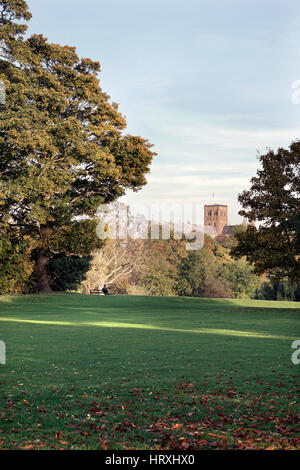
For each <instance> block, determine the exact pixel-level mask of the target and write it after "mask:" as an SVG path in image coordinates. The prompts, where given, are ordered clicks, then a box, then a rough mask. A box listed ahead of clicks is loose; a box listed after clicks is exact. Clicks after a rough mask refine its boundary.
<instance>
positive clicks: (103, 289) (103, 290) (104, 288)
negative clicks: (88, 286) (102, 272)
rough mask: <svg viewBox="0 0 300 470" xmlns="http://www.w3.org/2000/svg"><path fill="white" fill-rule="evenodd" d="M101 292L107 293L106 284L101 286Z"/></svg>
mask: <svg viewBox="0 0 300 470" xmlns="http://www.w3.org/2000/svg"><path fill="white" fill-rule="evenodd" d="M102 292H103V294H104V295H108V288H107V287H106V285H105V284H104V286H103V287H102Z"/></svg>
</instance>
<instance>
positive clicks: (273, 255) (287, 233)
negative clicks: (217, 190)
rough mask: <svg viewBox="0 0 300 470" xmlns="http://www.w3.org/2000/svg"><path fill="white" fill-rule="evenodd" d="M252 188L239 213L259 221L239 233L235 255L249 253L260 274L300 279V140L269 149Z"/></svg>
mask: <svg viewBox="0 0 300 470" xmlns="http://www.w3.org/2000/svg"><path fill="white" fill-rule="evenodd" d="M259 160H260V163H261V169H259V170H258V171H257V176H256V177H254V178H252V179H251V188H250V189H249V190H248V191H244V192H243V193H241V194H240V195H239V202H240V203H241V205H242V207H243V209H242V210H241V211H240V215H243V216H245V217H247V218H248V219H249V221H252V222H254V221H257V222H258V223H259V226H258V227H257V228H256V227H255V226H253V225H250V226H249V227H248V228H247V230H246V231H245V232H241V233H239V234H237V235H236V238H237V240H238V243H237V245H236V246H235V247H234V248H233V250H232V253H233V255H234V256H235V257H242V256H246V257H247V259H248V261H249V262H250V263H252V264H253V265H254V269H255V272H256V273H258V274H262V273H267V274H268V275H269V276H271V277H274V278H275V279H288V280H290V281H297V280H298V281H299V280H300V142H294V143H292V144H291V145H290V147H289V149H284V148H279V149H278V150H277V152H274V151H273V150H269V151H268V152H267V153H266V154H265V155H261V156H260V157H259Z"/></svg>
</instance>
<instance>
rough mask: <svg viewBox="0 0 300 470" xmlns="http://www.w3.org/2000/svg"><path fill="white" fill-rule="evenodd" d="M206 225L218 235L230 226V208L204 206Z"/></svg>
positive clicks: (217, 205) (220, 205)
mask: <svg viewBox="0 0 300 470" xmlns="http://www.w3.org/2000/svg"><path fill="white" fill-rule="evenodd" d="M204 225H205V226H207V227H212V228H213V229H214V231H215V232H217V235H221V233H222V232H223V228H224V227H225V226H227V225H228V207H227V206H223V205H222V204H212V205H209V206H204Z"/></svg>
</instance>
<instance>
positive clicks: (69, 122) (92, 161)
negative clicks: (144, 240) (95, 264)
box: [0, 0, 154, 292]
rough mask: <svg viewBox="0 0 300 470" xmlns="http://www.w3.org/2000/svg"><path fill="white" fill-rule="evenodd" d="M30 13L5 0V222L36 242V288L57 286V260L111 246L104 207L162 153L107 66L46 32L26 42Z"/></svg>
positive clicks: (0, 211) (135, 183)
mask: <svg viewBox="0 0 300 470" xmlns="http://www.w3.org/2000/svg"><path fill="white" fill-rule="evenodd" d="M30 18H31V14H30V13H29V11H28V7H27V4H26V2H25V1H24V0H0V81H3V82H4V83H5V87H6V104H5V106H4V107H3V106H2V108H1V110H0V188H1V189H0V222H1V223H6V224H8V225H9V226H10V229H11V230H10V233H11V231H14V230H15V232H16V233H18V236H20V238H21V239H22V238H23V237H25V236H26V237H29V238H30V239H31V241H32V243H31V246H34V251H33V253H32V260H33V261H34V274H33V278H34V279H35V280H36V285H35V287H34V290H37V291H41V292H49V291H51V280H50V278H49V273H48V269H47V266H48V264H49V262H50V260H51V259H52V258H54V257H56V256H57V255H59V254H61V253H63V254H64V255H66V256H86V255H88V254H89V253H90V252H91V251H92V250H95V249H97V248H99V247H101V244H99V240H98V239H97V237H96V230H95V229H96V221H95V220H93V218H94V215H95V212H96V209H97V207H98V206H99V205H100V204H102V203H107V202H111V201H113V200H115V199H117V198H118V197H119V196H121V195H123V194H124V193H125V191H126V189H127V188H130V189H133V190H138V189H140V188H141V187H142V186H143V185H144V184H146V179H145V174H146V173H147V172H148V171H149V166H150V163H151V161H152V157H153V155H154V153H153V152H152V151H151V150H150V149H151V145H150V143H149V142H148V141H147V140H145V139H143V138H141V137H136V136H131V135H124V134H123V131H124V129H125V128H126V121H125V119H124V117H123V116H122V115H121V114H120V112H119V111H118V106H117V104H115V103H111V102H110V97H109V96H108V95H107V94H106V93H104V92H103V91H102V89H101V87H100V85H99V79H98V73H99V72H100V65H99V63H98V62H94V61H92V60H90V59H80V58H79V57H78V56H77V54H76V51H75V49H74V48H73V47H69V46H60V45H58V44H50V43H48V41H47V39H45V38H44V37H43V36H42V35H33V36H31V37H29V38H28V39H25V36H24V35H25V33H26V30H27V26H26V25H24V24H22V21H24V20H25V21H28V20H29V19H30ZM83 216H84V217H89V218H90V220H89V223H88V222H86V221H85V220H83ZM78 235H80V237H79V238H80V243H79V245H78V243H77V242H78ZM15 237H16V235H13V238H15Z"/></svg>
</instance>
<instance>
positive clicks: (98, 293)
mask: <svg viewBox="0 0 300 470" xmlns="http://www.w3.org/2000/svg"><path fill="white" fill-rule="evenodd" d="M90 295H104V293H103V292H102V291H101V290H90Z"/></svg>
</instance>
